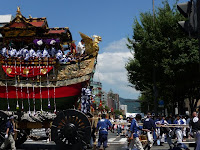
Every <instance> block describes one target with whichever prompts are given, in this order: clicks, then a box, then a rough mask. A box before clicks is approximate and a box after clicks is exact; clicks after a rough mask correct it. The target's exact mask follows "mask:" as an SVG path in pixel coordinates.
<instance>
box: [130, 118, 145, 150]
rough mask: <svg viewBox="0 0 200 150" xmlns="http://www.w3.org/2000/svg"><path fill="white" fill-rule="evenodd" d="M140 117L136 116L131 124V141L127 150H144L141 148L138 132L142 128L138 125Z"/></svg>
mask: <svg viewBox="0 0 200 150" xmlns="http://www.w3.org/2000/svg"><path fill="white" fill-rule="evenodd" d="M141 118H142V116H141V115H140V114H137V115H136V117H135V118H134V119H133V120H132V122H131V127H130V131H131V134H132V135H131V137H132V141H131V142H130V145H129V149H132V148H133V147H135V148H137V149H138V150H144V149H143V147H142V143H141V142H140V139H139V130H142V126H139V125H138V123H139V121H140V120H141Z"/></svg>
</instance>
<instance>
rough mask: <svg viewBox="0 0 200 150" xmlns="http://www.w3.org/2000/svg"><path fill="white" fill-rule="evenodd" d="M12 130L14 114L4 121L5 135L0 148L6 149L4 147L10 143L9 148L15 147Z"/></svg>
mask: <svg viewBox="0 0 200 150" xmlns="http://www.w3.org/2000/svg"><path fill="white" fill-rule="evenodd" d="M14 131H15V123H14V116H11V117H10V118H9V120H8V122H7V123H6V135H5V141H4V143H3V144H2V145H1V147H0V149H1V150H3V149H6V147H7V146H8V145H9V144H10V145H11V150H16V147H15V140H14Z"/></svg>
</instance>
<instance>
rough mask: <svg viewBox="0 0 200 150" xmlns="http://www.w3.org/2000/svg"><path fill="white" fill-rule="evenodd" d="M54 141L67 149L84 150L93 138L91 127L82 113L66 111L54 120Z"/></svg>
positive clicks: (52, 134) (52, 131)
mask: <svg viewBox="0 0 200 150" xmlns="http://www.w3.org/2000/svg"><path fill="white" fill-rule="evenodd" d="M51 136H52V140H53V141H55V143H56V145H57V146H59V147H65V149H72V150H74V149H80V150H81V149H82V148H83V147H84V146H86V145H87V144H88V143H89V141H90V138H91V125H90V122H89V120H88V118H87V117H86V115H84V114H83V113H82V112H80V111H78V110H65V111H62V112H60V113H59V114H58V115H57V117H56V118H55V119H54V121H53V124H52V127H51Z"/></svg>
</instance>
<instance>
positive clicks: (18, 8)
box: [17, 6, 21, 14]
mask: <svg viewBox="0 0 200 150" xmlns="http://www.w3.org/2000/svg"><path fill="white" fill-rule="evenodd" d="M17 14H21V11H20V7H19V6H18V7H17Z"/></svg>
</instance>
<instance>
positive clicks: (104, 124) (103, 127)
mask: <svg viewBox="0 0 200 150" xmlns="http://www.w3.org/2000/svg"><path fill="white" fill-rule="evenodd" d="M109 127H112V124H111V122H110V121H109V120H108V119H106V115H105V114H102V116H101V119H100V120H99V121H98V123H97V130H99V139H98V147H97V149H99V148H100V147H101V144H102V143H103V147H104V149H105V148H106V147H107V141H108V129H109Z"/></svg>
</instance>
